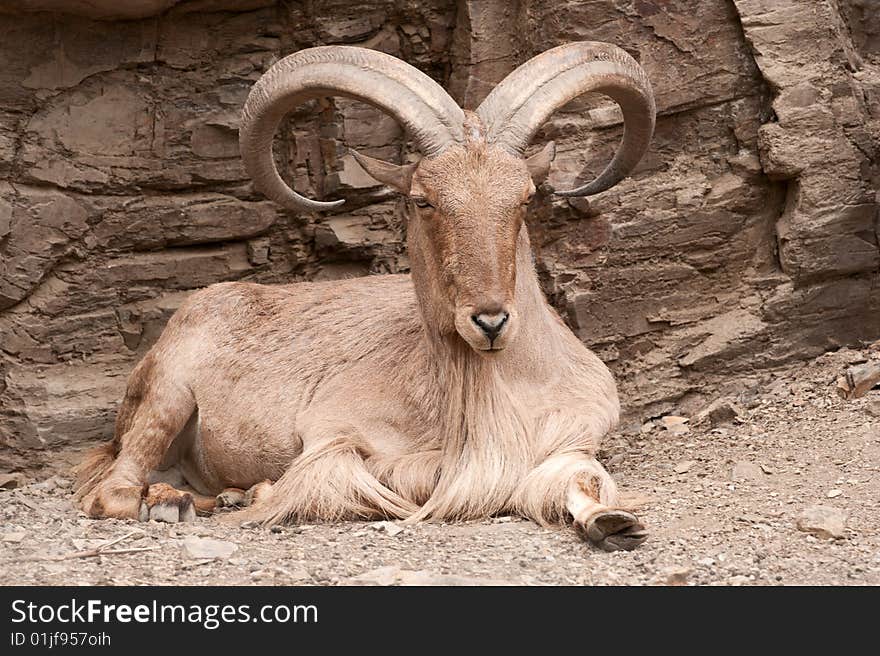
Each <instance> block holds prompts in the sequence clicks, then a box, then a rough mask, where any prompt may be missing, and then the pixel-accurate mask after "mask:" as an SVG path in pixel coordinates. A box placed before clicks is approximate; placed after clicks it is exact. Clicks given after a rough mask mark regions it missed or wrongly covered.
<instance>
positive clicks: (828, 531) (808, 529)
mask: <svg viewBox="0 0 880 656" xmlns="http://www.w3.org/2000/svg"><path fill="white" fill-rule="evenodd" d="M846 520H847V514H846V513H845V512H844V511H842V510H838V509H837V508H832V507H831V506H811V507H810V508H807V509H806V510H804V511H803V512H802V513H801V514H800V516H799V517H798V518H797V527H798V530H801V531H804V532H805V533H810V534H812V535H815V536H817V537H820V538H826V539H831V538H842V537H844V535H845V532H844V530H845V528H846Z"/></svg>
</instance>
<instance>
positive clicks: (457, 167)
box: [77, 115, 643, 539]
mask: <svg viewBox="0 0 880 656" xmlns="http://www.w3.org/2000/svg"><path fill="white" fill-rule="evenodd" d="M468 120H469V121H472V122H473V123H472V124H471V125H470V126H469V128H470V134H471V135H472V136H471V139H470V140H469V141H468V142H467V143H466V144H464V145H460V146H455V147H452V148H449V149H448V150H446V151H445V152H443V153H442V154H441V155H439V156H437V157H435V158H433V159H424V160H422V162H421V163H420V164H419V166H418V167H417V168H416V169H415V171H414V173H412V175H411V176H410V173H409V172H407V173H406V176H404V177H401V178H400V179H409V178H410V177H411V189H410V190H409V195H410V196H411V197H412V198H414V199H419V202H420V203H422V201H421V199H424V201H426V202H428V203H430V204H431V206H433V207H430V206H429V207H424V208H420V207H416V206H415V205H414V204H413V203H408V210H407V211H408V214H409V225H408V246H409V254H410V259H411V262H412V275H411V276H409V275H389V276H376V277H367V278H359V279H354V280H343V281H336V282H327V283H299V284H295V285H283V286H261V285H255V284H249V283H223V284H218V285H214V286H211V287H209V288H207V289H205V290H203V291H200V292H197V293H195V294H193V295H192V296H191V297H190V298H189V299H188V300H187V301H186V302H185V303H184V304H183V306H182V307H181V308H180V309H179V311H178V312H177V313H176V314H175V316H174V317H173V318H172V319H171V321H170V322H169V324H168V326H167V327H166V329H165V331H164V332H163V334H162V336H161V338H160V339H159V341H158V342H157V343H156V345H155V346H154V347H153V349H152V350H151V351H150V353H149V354H148V355H147V356H146V357H145V359H144V361H143V362H142V363H141V364H140V365H139V366H138V367H137V368H136V369H135V371H134V373H133V374H132V376H131V379H130V380H129V387H128V392H127V394H126V398H125V401H124V402H123V405H122V408H121V409H120V413H119V417H120V419H119V421H118V424H117V435H116V438H115V444H116V445H117V447H113V448H111V447H107V446H105V447H101V450H100V451H96V453H95V455H93V456H92V457H91V459H90V460H88V461H87V462H86V463H85V464H84V465H83V466H82V467H81V468H80V473H79V477H78V483H77V485H78V491H77V495H78V498H80V499H81V500H82V504H83V508H84V509H85V510H86V511H87V512H89V513H90V514H92V515H93V516H136V515H132V514H131V512H132V509H133V508H134V507H135V506H134V501H133V500H132V499H131V492H130V490H131V489H132V487H133V486H138V485H142V484H143V483H144V481H146V480H147V476H148V475H149V472H150V471H151V470H152V469H154V468H156V467H158V466H159V465H160V463H161V462H162V460H163V458H166V457H167V454H168V453H169V452H173V453H175V454H177V455H176V461H177V464H178V465H179V467H180V469H181V470H182V471H183V472H184V474H185V476H186V478H187V480H188V482H189V483H190V485H192V487H193V488H194V489H195V490H196V491H198V492H200V493H202V494H218V493H219V492H221V491H222V490H223V489H224V488H227V487H236V488H241V489H247V488H249V487H251V486H254V485H256V484H257V483H260V482H261V481H264V480H267V479H268V480H269V481H275V483H274V484H273V485H271V488H270V489H266V490H264V492H265V493H263V494H260V495H257V496H256V500H255V503H254V504H253V505H251V506H250V507H248V508H246V509H244V510H242V511H239V512H237V513H235V514H234V515H233V516H234V517H236V518H237V519H257V520H261V521H264V522H267V523H274V522H282V521H316V520H318V521H320V520H323V521H333V520H338V519H344V518H408V519H409V520H410V521H416V520H421V519H427V518H437V519H444V520H456V519H467V518H479V517H486V516H490V515H493V514H497V513H519V514H522V515H524V516H526V517H530V518H532V519H534V520H535V521H538V522H540V523H543V524H548V523H559V522H563V521H570V520H571V518H572V515H573V514H577V513H581V511H582V509H583V508H584V507H586V505H589V503H594V504H597V505H596V508H593V510H596V509H598V510H599V511H601V512H604V509H608V508H612V507H613V506H615V505H616V503H617V491H616V487H615V485H614V482H613V481H612V480H611V477H610V476H609V475H608V474H607V472H605V470H604V469H603V468H602V467H601V465H600V464H599V463H598V462H597V461H596V460H595V454H596V451H597V450H598V448H599V443H600V440H601V438H602V436H603V435H604V434H605V433H606V432H607V431H608V430H609V429H610V428H612V427H613V426H614V425H615V423H616V421H617V417H618V400H617V394H616V390H615V385H614V381H613V380H612V378H611V375H610V373H609V372H608V370H607V368H606V367H605V366H604V364H602V362H601V361H600V360H599V359H598V358H596V356H595V355H593V354H592V353H591V352H590V351H588V350H587V349H586V348H585V347H584V345H583V344H582V343H581V342H580V341H579V340H578V339H577V338H576V337H575V336H574V335H573V334H572V332H571V331H570V330H569V329H568V328H567V327H566V326H565V325H564V324H563V322H562V321H561V320H560V319H559V317H558V316H557V315H556V313H555V312H554V311H553V309H552V308H551V307H550V306H549V305H548V304H547V302H546V300H545V298H544V296H543V294H542V292H541V289H540V287H539V284H538V279H537V275H536V273H535V269H534V266H533V263H532V255H531V250H530V245H529V238H528V234H527V230H526V227H525V224H524V221H523V219H524V215H525V212H526V207H527V204H528V201H529V198H530V196H531V194H533V193H534V191H535V186H534V183H533V181H532V177H531V176H535V177H540V176H541V175H544V176H546V168H547V167H549V164H550V160H551V159H552V153H550V152H549V151H548V150H545V151H542V153H540V156H541V157H542V158H543V160H544V161H545V164H543V165H542V164H541V162H540V161H532V162H530V165H529V166H527V164H526V162H525V161H524V160H522V159H519V158H517V157H514V156H512V155H510V154H507V153H505V152H503V151H502V150H500V149H498V148H496V147H494V146H489V145H487V144H486V143H485V141H484V140H483V136H482V133H481V126H480V125H479V123H478V120H477V119H476V118H475V117H474V116H473V115H469V117H468ZM366 166H367V167H369V166H371V164H370V163H369V162H367V163H366ZM529 168H531V169H532V171H531V176H530V171H529ZM383 175H386V176H393V171H389V170H388V169H387V168H383ZM422 204H423V203H422ZM495 307H498V308H503V309H504V311H506V312H508V313H509V315H510V319H509V323H508V324H507V325H505V327H504V331H503V332H502V333H501V334H500V336H499V337H498V338H497V339H496V341H495V343H494V348H496V350H488V349H489V348H490V347H492V346H493V345H492V344H490V343H489V340H488V339H487V337H486V336H485V335H483V334H482V333H481V332H480V330H479V329H478V328H477V327H476V326H475V325H474V324H473V322H472V321H471V319H470V317H471V316H472V315H473V314H474V313H476V312H478V311H482V309H483V308H495ZM185 426H191V427H193V428H192V431H190V430H189V429H187V430H184V427H185ZM190 432H191V433H192V435H191V436H189V437H187V436H188V435H189V434H190ZM172 446H173V448H172ZM113 456H115V460H113V461H112V462H111V460H110V459H111V458H112V457H113ZM126 490H128V492H126ZM572 490H574V492H572ZM120 494H121V495H122V496H121V498H120V497H119V495H120ZM134 512H135V513H136V512H137V511H136V510H134ZM601 512H600V514H601ZM126 513H128V514H126ZM593 514H595V513H593ZM591 517H592V515H591ZM615 518H617V516H616V515H615ZM617 519H619V518H617ZM617 519H615V521H617ZM615 525H616V524H615ZM596 526H597V524H596V522H595V521H594V522H593V523H591V525H590V527H591V530H592V531H593V533H595V534H599V533H601V531H599V529H597V528H596ZM591 539H592V538H591ZM642 539H643V538H642Z"/></svg>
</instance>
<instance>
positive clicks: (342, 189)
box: [0, 0, 880, 470]
mask: <svg viewBox="0 0 880 656" xmlns="http://www.w3.org/2000/svg"><path fill="white" fill-rule="evenodd" d="M16 7H17V8H18V9H16V10H13V9H12V8H11V5H10V4H9V3H0V59H2V61H4V62H5V64H4V66H3V68H2V70H0V445H2V448H0V470H4V469H11V468H18V467H23V466H34V465H38V464H39V463H40V462H41V461H42V460H43V459H46V458H48V457H49V456H50V455H51V453H52V452H53V450H57V449H59V448H64V447H69V446H77V445H80V444H84V443H86V442H89V441H93V440H95V439H102V438H107V437H109V436H110V435H111V433H112V425H113V417H114V414H115V408H116V405H117V403H118V401H119V399H120V398H121V396H122V392H123V389H124V383H125V377H126V376H127V374H128V372H129V371H130V370H131V368H132V366H133V364H134V363H135V362H136V361H137V360H138V358H140V357H141V356H142V355H143V354H144V353H145V351H146V350H147V349H148V348H149V347H150V345H151V344H152V343H153V342H154V341H155V339H156V337H157V336H158V335H159V333H160V332H161V330H162V327H163V326H164V323H165V322H166V321H167V319H168V317H169V316H170V315H171V314H172V313H173V312H174V310H175V309H176V308H177V307H178V306H179V304H180V302H181V301H182V299H184V298H185V297H186V295H187V294H188V293H189V292H190V291H192V290H193V289H197V288H199V287H203V286H205V285H208V284H211V283H213V282H218V281H222V280H240V279H247V280H252V281H257V282H265V283H281V282H290V281H295V280H331V279H335V278H340V277H350V276H353V275H367V274H380V273H387V272H400V271H406V270H407V267H408V262H407V259H406V255H405V250H404V246H403V239H404V235H405V226H404V225H403V221H402V219H401V213H400V207H399V203H398V201H397V199H396V198H395V197H394V196H393V195H391V194H390V193H389V192H388V190H387V189H385V188H383V187H381V186H380V185H378V184H376V183H375V182H373V181H372V180H370V179H369V178H367V177H366V176H364V175H363V173H362V171H360V169H359V168H358V167H357V166H356V165H354V163H353V162H352V161H350V159H349V158H348V157H346V155H345V154H346V150H345V146H352V147H355V148H359V149H360V150H361V151H362V152H364V153H365V154H367V155H371V156H374V157H380V158H384V159H392V160H396V161H403V160H405V159H406V158H408V157H412V151H411V148H410V147H409V146H408V144H407V143H406V141H405V139H404V136H403V135H402V133H401V130H400V128H399V126H397V125H396V124H395V123H394V121H392V120H390V119H389V118H387V117H385V116H383V115H382V114H380V113H379V112H377V111H375V110H373V109H372V108H370V107H367V106H364V105H361V104H358V103H355V102H351V101H348V100H342V99H333V100H327V101H323V100H321V101H315V102H314V103H312V105H311V106H309V107H303V108H301V109H300V110H298V111H297V112H295V113H294V114H293V115H291V116H290V117H289V119H288V121H287V125H286V128H285V129H284V130H282V131H281V132H282V133H281V134H280V135H279V136H278V138H277V140H276V145H275V152H276V155H277V159H278V160H279V163H280V165H281V167H282V169H283V170H284V172H285V174H286V176H287V177H288V179H290V180H291V181H292V182H293V183H294V185H295V186H296V188H297V189H298V190H299V191H300V192H302V193H304V194H307V195H310V196H312V197H323V196H331V195H337V196H341V197H344V198H346V199H347V200H348V204H347V205H346V208H347V209H346V211H345V213H342V214H336V215H333V216H328V217H317V216H308V215H294V214H291V213H287V212H284V211H281V210H279V209H278V208H277V207H275V206H274V205H272V204H271V203H269V202H267V201H266V200H265V199H263V198H262V197H260V196H259V195H258V194H256V193H254V192H253V190H252V188H251V185H250V181H249V180H248V179H247V176H246V174H245V172H244V170H243V168H242V165H241V161H240V158H239V156H238V150H237V129H238V112H239V110H240V108H241V105H242V104H243V102H244V99H245V97H246V95H247V92H248V90H249V88H250V86H251V85H252V84H253V83H254V81H255V80H256V79H257V78H258V77H259V76H260V74H261V73H262V72H263V71H265V70H266V68H268V67H269V66H270V65H271V64H272V63H273V62H274V61H276V60H277V59H278V58H280V57H282V56H284V55H286V54H288V53H290V52H293V51H296V50H298V49H301V48H306V47H310V46H314V45H325V44H357V45H363V46H366V47H371V48H376V49H379V50H382V51H384V52H388V53H390V54H393V55H395V56H398V57H401V58H403V59H404V60H406V61H408V62H410V63H412V64H413V65H415V66H417V67H418V68H420V69H421V70H423V71H425V72H426V73H427V74H428V75H430V76H432V77H433V78H434V79H436V80H438V81H439V82H440V83H441V84H443V85H444V86H445V87H446V88H447V89H449V90H450V92H451V93H452V94H453V96H454V97H455V98H456V99H457V100H458V101H459V102H460V103H461V104H462V105H463V106H465V107H466V108H473V107H476V106H477V105H478V104H479V102H480V101H481V100H482V99H483V97H485V95H486V94H487V93H488V92H489V90H490V89H491V88H492V86H493V85H494V84H496V83H497V82H498V81H500V80H501V79H502V78H503V77H504V76H505V75H506V74H507V73H509V72H510V71H511V70H513V68H515V67H516V66H517V65H518V64H519V63H521V62H522V61H524V60H525V59H527V58H528V57H530V56H532V55H534V54H537V53H538V52H541V51H543V50H546V49H547V48H550V47H552V46H555V45H558V44H560V43H564V42H567V41H572V40H596V41H609V42H612V43H615V44H618V45H620V46H622V47H623V48H625V49H626V50H627V51H628V52H630V53H631V54H633V55H634V56H635V57H636V58H637V59H638V60H639V61H640V62H641V63H642V65H643V66H644V67H645V69H646V70H647V72H648V74H649V76H650V78H651V80H652V83H653V85H654V89H655V92H656V95H657V103H658V109H659V114H660V115H659V120H658V124H657V130H656V134H655V137H654V142H653V145H652V148H651V150H650V152H649V153H648V155H647V156H646V157H645V158H644V160H643V161H642V163H641V164H640V166H639V167H638V169H637V171H636V172H635V174H634V176H633V177H632V178H630V179H627V180H625V181H624V182H622V183H621V184H619V185H618V186H617V187H615V188H614V189H612V190H610V191H608V192H606V193H604V194H601V195H600V196H597V197H594V198H592V199H590V200H589V202H586V201H585V200H584V199H573V200H571V201H567V200H563V199H559V198H555V197H553V196H549V195H546V194H545V195H540V196H539V198H538V200H537V201H536V203H535V207H534V211H533V214H532V216H531V217H530V219H529V222H530V229H531V232H532V236H533V244H534V246H535V250H536V258H537V262H538V267H539V271H540V273H541V278H542V283H543V284H544V287H545V290H546V292H547V294H548V297H549V298H550V299H551V301H552V302H553V304H554V305H555V306H556V307H557V308H558V309H559V311H560V313H561V314H562V316H563V317H564V318H565V320H566V321H567V322H568V323H569V325H570V326H571V327H572V328H573V330H574V331H575V332H576V333H577V335H578V336H579V337H580V338H581V339H583V340H584V341H585V342H586V343H587V344H588V345H590V346H591V347H592V348H594V349H595V350H596V351H597V353H599V355H600V356H601V357H603V359H605V361H606V362H608V364H609V366H611V368H612V370H613V371H614V373H615V375H616V376H617V379H618V381H619V384H620V388H621V396H622V400H623V404H624V407H625V410H627V411H629V412H631V413H639V412H645V413H648V412H650V413H652V414H661V413H665V412H666V411H668V410H670V409H671V408H673V407H674V406H675V404H676V403H677V402H678V401H679V400H681V399H689V402H691V403H696V402H698V401H699V397H700V396H701V395H705V396H709V395H710V394H716V393H717V392H718V391H720V392H724V391H725V389H726V388H727V387H729V386H730V385H731V380H732V379H734V378H735V377H736V376H737V375H738V374H739V373H743V372H747V371H751V370H753V369H754V368H761V367H768V366H773V365H776V364H781V363H784V362H788V361H791V360H795V359H800V358H806V357H811V356H815V355H816V354H818V353H820V352H821V351H823V350H825V349H829V348H834V347H836V346H838V345H841V344H848V343H855V342H858V341H859V340H870V339H876V337H877V336H878V335H880V285H878V283H880V280H878V269H880V250H878V245H877V244H878V240H877V222H878V205H877V203H878V197H877V192H878V187H880V166H878V163H877V162H878V161H880V157H878V148H880V22H878V19H877V16H876V12H872V11H871V9H870V3H869V2H866V1H865V0H840V1H839V2H831V1H830V0H779V1H778V2H773V3H767V2H762V1H760V0H679V1H677V2H665V1H661V0H632V1H628V2H619V1H616V0H597V1H596V2H591V3H568V2H554V3H546V2H538V1H537V0H518V1H516V2H504V1H502V0H485V1H480V2H468V1H458V2H453V1H452V0H396V1H391V0H387V1H382V0H364V1H363V2H358V3H351V2H347V1H346V2H343V1H342V0H334V1H331V2H322V3H296V2H288V3H276V2H272V1H266V0H246V1H232V0H217V1H211V0H185V1H181V2H175V1H174V0H144V1H142V2H130V3H118V2H117V3H109V2H102V1H100V0H89V1H88V2H78V1H77V0H32V1H30V2H25V3H17V4H16ZM22 8H24V9H23V10H22ZM13 11H18V13H12V12H13ZM621 128H622V126H621V119H620V114H619V112H618V111H617V110H616V108H615V107H614V105H613V103H611V102H610V101H609V100H607V99H605V98H602V97H599V96H595V97H593V96H588V97H584V98H581V99H578V100H576V101H574V102H572V103H571V104H570V105H569V106H567V107H566V108H564V109H563V110H561V111H559V112H557V113H556V115H554V116H553V117H552V118H551V120H550V121H549V122H548V123H547V124H546V125H545V126H544V128H543V130H542V131H541V133H540V134H539V135H538V136H537V137H536V139H535V145H536V146H540V145H542V144H543V143H545V142H546V141H547V140H548V139H555V140H556V142H557V150H558V156H557V159H556V162H555V163H554V167H553V170H552V173H551V175H550V179H549V181H548V182H549V185H551V186H552V187H555V188H570V187H571V186H573V185H575V184H577V183H578V182H579V181H582V180H585V179H587V178H589V177H591V176H592V175H594V174H595V173H596V172H598V171H599V170H600V169H601V168H602V166H603V165H604V164H605V162H607V161H608V159H609V158H610V156H611V153H612V152H613V150H614V148H615V147H616V145H617V143H618V141H619V139H620V136H621Z"/></svg>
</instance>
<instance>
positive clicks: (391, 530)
mask: <svg viewBox="0 0 880 656" xmlns="http://www.w3.org/2000/svg"><path fill="white" fill-rule="evenodd" d="M369 527H370V528H371V529H373V530H374V531H379V532H380V533H386V534H388V535H390V536H391V537H392V538H393V537H394V536H395V535H399V534H400V533H403V529H402V528H401V527H400V526H398V525H397V524H395V523H394V522H373V523H372V524H370V525H369Z"/></svg>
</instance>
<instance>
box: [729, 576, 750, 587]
mask: <svg viewBox="0 0 880 656" xmlns="http://www.w3.org/2000/svg"><path fill="white" fill-rule="evenodd" d="M751 580H752V579H750V578H749V577H748V576H743V575H742V574H737V575H736V576H731V577H730V578H729V579H727V581H726V583H727V585H732V586H741V585H747V584H748V583H750V582H751Z"/></svg>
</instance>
